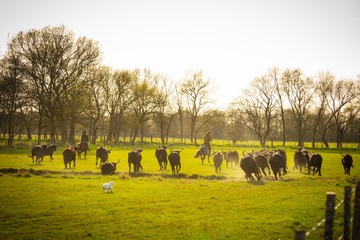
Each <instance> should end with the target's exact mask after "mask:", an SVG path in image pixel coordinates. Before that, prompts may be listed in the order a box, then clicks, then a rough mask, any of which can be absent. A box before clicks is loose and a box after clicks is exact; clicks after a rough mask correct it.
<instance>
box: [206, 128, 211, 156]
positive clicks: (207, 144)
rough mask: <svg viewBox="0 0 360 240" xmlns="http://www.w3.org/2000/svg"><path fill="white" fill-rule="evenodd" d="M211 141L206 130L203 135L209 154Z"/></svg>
mask: <svg viewBox="0 0 360 240" xmlns="http://www.w3.org/2000/svg"><path fill="white" fill-rule="evenodd" d="M211 141H212V138H211V136H210V132H207V133H206V134H205V136H204V145H206V146H207V147H208V148H209V155H210V154H211V146H210V142H211Z"/></svg>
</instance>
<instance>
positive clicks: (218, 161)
mask: <svg viewBox="0 0 360 240" xmlns="http://www.w3.org/2000/svg"><path fill="white" fill-rule="evenodd" d="M223 160H224V156H223V155H222V153H221V152H214V153H213V161H214V166H215V172H217V173H219V172H221V165H222V162H223Z"/></svg>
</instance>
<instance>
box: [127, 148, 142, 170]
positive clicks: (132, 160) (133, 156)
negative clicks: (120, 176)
mask: <svg viewBox="0 0 360 240" xmlns="http://www.w3.org/2000/svg"><path fill="white" fill-rule="evenodd" d="M141 152H142V149H141V148H138V149H135V148H133V151H131V152H129V153H128V164H129V172H131V164H132V165H133V166H134V172H138V171H139V170H140V168H141V169H142V166H141V160H142V156H141Z"/></svg>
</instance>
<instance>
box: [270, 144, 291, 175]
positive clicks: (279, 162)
mask: <svg viewBox="0 0 360 240" xmlns="http://www.w3.org/2000/svg"><path fill="white" fill-rule="evenodd" d="M283 156H284V155H283V154H282V152H278V151H277V152H275V153H274V154H273V155H272V156H271V158H270V160H269V164H270V167H271V170H272V171H273V173H274V176H275V179H276V180H278V177H277V175H279V177H280V176H281V169H283V171H284V174H287V171H286V160H285V159H284V157H283Z"/></svg>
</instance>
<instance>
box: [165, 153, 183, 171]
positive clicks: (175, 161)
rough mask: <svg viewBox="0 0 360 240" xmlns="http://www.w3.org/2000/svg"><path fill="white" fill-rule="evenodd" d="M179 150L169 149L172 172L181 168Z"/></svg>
mask: <svg viewBox="0 0 360 240" xmlns="http://www.w3.org/2000/svg"><path fill="white" fill-rule="evenodd" d="M181 151H182V149H181V150H170V154H169V156H168V159H169V162H170V166H171V171H172V173H175V172H176V173H178V172H179V171H180V169H181V161H180V152H181Z"/></svg>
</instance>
